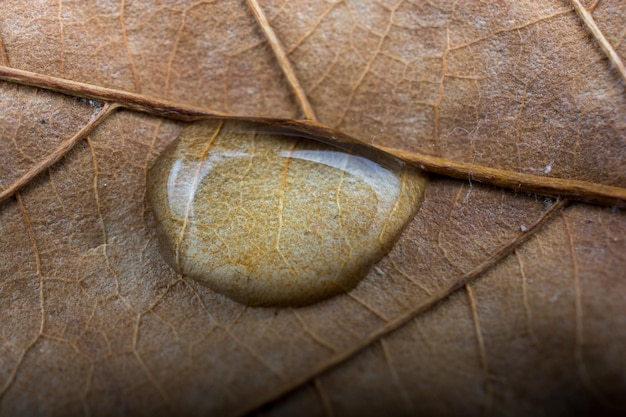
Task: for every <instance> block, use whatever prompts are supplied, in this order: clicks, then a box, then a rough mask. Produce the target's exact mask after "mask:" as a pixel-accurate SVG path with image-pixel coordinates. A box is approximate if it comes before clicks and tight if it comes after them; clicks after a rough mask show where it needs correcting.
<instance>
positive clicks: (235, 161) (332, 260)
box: [147, 120, 424, 306]
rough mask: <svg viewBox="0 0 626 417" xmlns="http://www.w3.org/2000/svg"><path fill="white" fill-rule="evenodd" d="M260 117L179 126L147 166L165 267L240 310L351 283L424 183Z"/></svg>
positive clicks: (351, 147)
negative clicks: (179, 131)
mask: <svg viewBox="0 0 626 417" xmlns="http://www.w3.org/2000/svg"><path fill="white" fill-rule="evenodd" d="M307 136H308V135H306V134H303V133H302V132H300V131H298V130H293V129H291V128H285V127H279V126H275V125H272V124H266V123H261V122H248V121H239V120H227V121H224V120H207V121H201V122H196V123H193V124H191V125H189V126H188V127H187V128H186V129H185V130H184V131H183V132H182V134H181V135H180V137H179V138H178V139H177V140H176V141H174V143H172V145H170V147H168V148H167V149H166V150H165V151H164V152H163V154H162V155H160V156H159V158H158V159H157V160H156V162H155V163H154V164H153V166H152V167H151V168H150V170H149V171H148V176H147V198H148V200H149V203H150V207H151V209H152V212H153V214H154V218H155V220H156V222H155V223H156V227H157V234H158V238H159V241H160V246H161V249H162V252H163V254H164V256H165V258H166V260H167V262H168V263H169V264H170V265H171V266H172V267H173V268H174V269H176V270H177V271H178V272H179V273H181V274H183V275H184V276H187V277H190V278H193V279H195V280H198V281H200V282H202V283H203V284H206V285H207V286H208V287H210V288H211V289H213V290H214V291H216V292H218V293H221V294H224V295H226V296H228V297H230V298H232V299H234V300H236V301H238V302H241V303H244V304H247V305H264V306H270V305H282V306H297V305H304V304H309V303H312V302H315V301H318V300H321V299H324V298H327V297H330V296H332V295H335V294H338V293H342V292H346V291H349V290H351V289H352V288H354V286H356V284H357V283H358V282H359V280H360V279H361V278H363V276H364V275H365V274H366V273H367V271H368V270H369V268H370V267H371V265H372V264H373V263H374V262H376V261H378V260H379V259H380V258H381V257H382V256H383V255H384V254H385V253H387V251H388V250H389V249H390V247H391V245H392V244H393V243H394V241H395V240H396V238H397V237H398V235H399V233H400V232H401V230H402V228H403V227H404V225H405V224H406V222H407V221H408V220H409V219H410V218H411V217H412V216H413V215H414V214H415V212H416V210H417V208H418V206H419V203H420V201H421V198H422V192H423V188H424V187H423V185H424V179H423V177H422V176H421V174H420V173H418V172H416V171H414V170H412V169H410V168H408V167H407V166H405V165H404V164H403V163H402V162H401V161H399V160H397V159H395V158H393V157H391V156H389V155H386V154H382V153H380V152H378V151H376V150H374V149H372V148H368V147H364V146H362V145H356V144H348V143H343V144H342V145H341V146H340V147H336V146H332V145H329V144H327V143H325V142H323V141H319V140H314V139H313V138H310V137H307Z"/></svg>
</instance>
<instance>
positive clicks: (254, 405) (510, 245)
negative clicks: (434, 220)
mask: <svg viewBox="0 0 626 417" xmlns="http://www.w3.org/2000/svg"><path fill="white" fill-rule="evenodd" d="M568 204H569V201H568V200H564V199H559V200H557V201H556V202H555V203H554V204H553V205H552V206H551V207H550V208H549V209H548V210H546V211H545V212H544V213H543V214H542V215H541V217H539V218H538V219H537V220H536V221H535V222H534V223H533V224H532V225H530V226H529V227H528V229H527V230H526V231H525V232H520V233H518V234H517V235H516V236H514V237H513V238H512V239H511V240H510V241H509V242H507V243H505V244H504V245H502V246H501V247H500V248H499V249H498V250H496V251H495V252H494V253H493V254H492V255H491V256H489V257H488V258H487V259H485V260H484V261H483V262H482V263H480V264H479V265H477V266H476V268H474V269H473V270H471V271H470V272H468V273H465V274H463V275H461V276H460V277H458V278H457V279H456V280H455V281H454V282H453V283H452V285H450V286H449V287H447V288H443V289H442V290H440V291H438V292H437V293H435V294H434V295H433V296H432V297H430V298H429V299H427V300H425V301H424V302H422V303H420V304H417V305H415V306H413V307H412V308H411V309H410V310H407V311H406V312H405V313H404V314H402V315H400V316H398V317H396V318H395V319H393V320H391V321H389V322H387V323H386V324H385V325H383V326H381V327H379V328H378V329H376V330H375V331H373V332H372V333H370V334H369V335H367V336H366V337H365V338H363V339H362V340H361V342H360V343H359V344H357V345H355V346H353V347H351V348H349V349H346V350H344V351H342V352H341V353H339V354H337V355H335V356H333V357H331V358H330V359H329V360H327V361H325V362H323V363H322V364H320V365H319V366H318V367H317V368H315V369H314V370H312V371H311V372H310V373H308V374H307V375H304V376H302V377H299V378H294V379H293V380H292V381H291V382H288V383H286V384H284V385H281V386H278V387H277V388H276V389H275V390H273V391H270V392H269V393H267V394H265V395H263V396H259V397H257V398H256V399H255V401H253V402H251V403H250V404H247V405H244V406H243V407H242V408H240V409H239V410H236V411H235V412H234V413H232V416H243V415H247V414H249V413H251V412H253V411H255V410H257V409H258V408H259V407H261V406H263V405H265V404H267V403H270V402H273V401H276V400H278V399H279V398H282V397H284V396H285V395H287V394H289V393H291V392H293V391H295V390H297V389H298V388H300V387H301V386H303V385H305V384H307V383H309V382H311V381H312V380H314V379H315V378H317V377H319V376H320V375H322V374H324V373H326V372H328V371H330V370H332V369H335V368H337V367H338V366H339V365H341V364H342V363H344V362H346V361H347V360H348V359H350V358H352V357H354V356H355V355H357V354H358V353H360V352H362V351H364V350H365V349H367V348H368V347H370V346H371V345H372V344H374V343H375V342H377V341H379V340H381V339H382V338H383V337H385V336H387V335H389V334H390V333H392V332H394V331H395V330H397V329H399V328H401V327H402V326H404V325H405V324H406V323H408V322H410V321H411V320H413V319H414V318H415V317H417V316H418V315H419V314H422V313H423V312H425V311H427V310H429V309H431V308H432V307H434V306H435V305H437V304H439V303H440V302H441V301H443V300H445V299H446V298H447V297H449V296H450V295H451V294H453V293H454V292H456V291H457V290H459V289H462V288H465V287H466V285H468V284H469V283H470V282H472V281H474V280H475V279H476V278H478V277H479V276H481V275H482V274H483V272H485V271H487V270H489V269H490V268H491V267H493V266H494V265H495V264H497V263H498V262H500V261H501V260H502V259H504V258H505V257H506V256H508V255H510V254H511V253H513V251H514V250H515V249H516V248H517V247H519V246H520V245H522V244H523V243H524V242H526V241H527V240H528V239H530V238H531V237H532V236H533V235H534V234H535V232H537V231H539V230H541V228H542V227H543V226H544V225H545V224H546V223H547V222H549V221H550V220H552V219H553V218H554V217H556V216H557V215H558V214H559V213H560V212H561V210H562V209H563V208H564V207H566V206H567V205H568Z"/></svg>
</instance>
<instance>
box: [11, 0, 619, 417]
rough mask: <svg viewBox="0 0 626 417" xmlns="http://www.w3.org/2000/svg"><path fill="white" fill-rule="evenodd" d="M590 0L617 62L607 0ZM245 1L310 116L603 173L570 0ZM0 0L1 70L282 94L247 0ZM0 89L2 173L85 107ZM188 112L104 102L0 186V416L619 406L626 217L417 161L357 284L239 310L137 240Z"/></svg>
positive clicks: (175, 92) (238, 100)
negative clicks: (385, 237)
mask: <svg viewBox="0 0 626 417" xmlns="http://www.w3.org/2000/svg"><path fill="white" fill-rule="evenodd" d="M586 7H588V8H589V10H592V14H593V16H594V18H595V20H596V21H597V24H598V26H599V27H600V29H601V30H602V31H603V33H604V34H605V36H606V37H607V39H608V40H609V42H610V43H611V44H612V45H613V48H614V49H615V51H616V52H617V54H618V55H619V56H621V57H622V59H624V56H625V54H624V42H623V38H624V33H623V27H624V23H625V22H626V11H625V10H624V5H623V4H622V3H620V2H618V1H615V2H611V1H601V2H599V3H598V4H586ZM260 8H261V9H262V11H263V12H264V14H265V15H266V16H267V18H268V22H269V26H271V28H272V29H273V31H274V32H275V34H276V36H277V38H278V39H279V41H280V47H281V48H283V50H284V52H285V54H286V57H287V58H288V60H289V62H290V63H291V65H292V67H293V71H294V74H295V77H296V78H297V79H298V81H299V83H300V85H301V86H302V89H303V90H304V93H305V94H306V96H307V97H308V100H309V101H310V104H311V106H312V108H313V110H314V111H315V115H317V118H318V120H319V122H321V123H323V124H325V125H327V126H329V127H333V128H336V129H339V130H340V131H342V132H345V133H348V134H350V135H353V136H355V137H358V138H360V139H362V140H364V141H367V142H370V143H374V144H381V145H384V146H388V147H395V148H399V149H404V150H409V151H419V152H423V153H427V154H432V155H436V156H442V157H445V158H449V159H451V160H457V161H462V162H472V163H478V164H481V165H485V166H492V167H497V168H501V169H504V170H510V171H515V172H524V173H533V174H537V175H545V176H551V177H558V178H566V179H578V180H585V181H590V182H595V183H598V184H608V185H615V186H619V187H624V186H626V170H625V169H624V166H625V163H624V158H625V152H624V149H626V118H625V117H624V115H625V114H626V94H625V89H624V83H623V80H621V79H620V76H619V74H618V73H617V72H616V71H615V70H614V68H612V66H611V64H610V63H609V62H608V61H607V59H606V56H605V55H604V54H603V52H602V50H601V49H600V48H599V47H598V44H597V42H596V40H595V39H594V38H593V37H592V36H590V35H589V32H588V31H587V28H586V26H585V24H584V22H582V21H581V20H580V19H579V18H578V17H577V14H576V13H575V12H574V11H573V10H572V7H571V6H570V4H569V3H565V2H558V1H554V2H513V1H511V2H498V3H483V2H457V3H454V2H446V1H441V2H434V3H433V2H431V3H424V4H422V3H412V2H409V1H406V0H404V1H396V2H388V1H378V2H361V1H359V2H356V1H338V2H308V1H304V0H303V1H295V2H288V1H267V2H262V3H261V4H260ZM0 10H1V11H0V41H1V48H0V50H2V58H3V64H4V66H9V67H13V68H18V69H23V70H28V71H32V72H34V73H39V74H44V75H53V76H57V77H61V78H66V79H69V80H73V81H80V82H83V83H86V84H88V85H94V86H102V87H109V88H116V89H120V90H124V91H129V92H135V93H141V94H145V95H149V96H154V97H158V98H162V99H167V100H170V101H172V102H174V103H181V104H185V105H193V106H200V107H204V108H210V109H212V110H215V111H219V112H225V113H229V114H234V115H241V116H255V117H259V116H267V117H282V118H290V117H291V118H295V117H299V115H302V114H303V110H302V109H301V108H299V106H298V102H299V101H298V100H297V97H296V96H295V95H294V93H293V89H292V87H293V85H292V84H290V82H289V81H288V77H285V76H284V74H283V68H282V67H281V65H280V63H279V62H278V61H277V60H276V57H275V55H274V52H273V49H272V47H271V45H269V44H268V41H267V40H266V38H265V36H264V31H263V28H262V27H260V26H259V24H258V23H257V21H256V20H255V18H254V16H253V13H252V12H251V11H250V6H249V5H248V4H247V3H244V2H240V1H220V2H184V1H181V2H176V3H173V2H172V3H164V4H160V5H149V4H147V3H144V2H93V3H87V2H79V3H71V4H70V3H67V4H66V3H52V2H46V1H43V2H38V3H36V2H29V3H28V5H25V4H24V3H23V2H18V1H9V2H3V4H2V5H1V6H0ZM274 46H275V45H274ZM0 89H1V91H2V93H1V94H0V109H2V110H1V111H0V158H1V159H2V163H1V164H0V187H1V188H2V189H4V188H6V187H8V186H10V185H11V184H12V183H14V182H15V181H16V179H17V178H19V177H21V176H22V175H23V174H24V173H25V172H28V171H29V169H31V168H32V167H33V166H34V165H36V164H37V163H39V162H41V161H42V160H44V159H45V158H46V157H47V156H48V155H50V153H51V152H53V150H54V149H55V148H57V147H58V146H59V144H60V143H61V142H63V141H65V140H67V139H68V138H70V137H72V136H73V135H74V134H75V133H76V132H77V131H79V130H81V128H83V127H84V126H85V125H86V124H88V123H89V121H90V120H91V119H92V118H93V117H95V115H96V114H97V113H98V112H99V111H101V108H102V103H98V102H94V101H89V100H83V99H79V98H76V97H72V96H66V95H62V94H58V93H53V92H48V91H45V90H43V89H40V88H36V87H26V86H20V85H17V84H14V83H11V82H2V83H0ZM304 113H306V112H304ZM184 125H185V124H184V123H181V122H176V121H172V120H168V119H166V118H161V117H155V116H150V115H145V114H140V113H137V112H133V111H128V110H118V111H116V112H115V113H113V114H112V115H110V116H108V117H107V118H106V119H105V120H104V121H103V122H102V123H101V124H100V125H99V126H97V127H95V128H94V129H93V130H92V131H91V132H90V133H89V134H88V135H87V137H86V138H85V139H84V140H83V141H81V142H79V143H78V144H76V145H75V146H74V147H73V149H72V150H71V151H70V152H69V153H68V154H67V155H66V156H65V157H64V158H63V159H62V160H61V161H59V162H57V163H55V164H53V165H51V166H50V167H49V168H47V169H46V170H44V172H42V173H41V174H40V175H38V176H37V177H36V178H35V179H34V180H32V181H30V182H29V184H28V186H27V187H26V188H24V189H22V190H21V191H20V192H18V193H17V194H16V195H15V196H13V197H11V198H10V199H8V200H6V201H4V202H3V203H1V205H0V253H2V254H3V255H2V259H1V261H0V317H2V320H1V324H0V394H1V397H0V415H25V414H27V415H54V414H58V415H83V414H85V415H112V414H116V415H154V414H158V415H206V414H215V415H241V414H245V413H248V412H254V411H255V410H257V409H258V407H263V408H262V412H263V413H269V414H270V415H282V414H285V415H290V414H293V413H294V412H295V411H297V412H298V414H300V415H302V414H305V413H308V414H309V415H321V414H324V415H355V414H359V415H380V414H383V412H386V413H389V412H391V413H393V414H398V415H401V414H406V415H414V414H417V413H424V414H427V415H439V414H451V413H454V414H461V413H462V414H471V415H478V414H482V413H487V412H490V413H493V414H497V415H517V414H519V415H528V414H538V415H541V414H546V415H548V414H551V415H553V414H567V415H572V414H579V415H586V414H589V413H592V412H593V413H599V414H600V413H602V414H609V413H618V412H620V410H622V411H623V409H624V407H626V404H625V403H624V400H623V398H624V396H623V393H624V392H625V391H626V384H625V382H624V381H625V380H626V379H625V378H624V375H626V363H625V362H624V359H623V355H621V354H620V353H621V352H623V351H624V349H626V331H625V330H624V329H626V325H625V324H626V313H625V311H624V307H623V301H624V297H625V296H626V287H625V286H624V279H623V270H624V267H625V266H626V257H625V255H624V254H625V253H626V247H625V245H626V243H625V239H624V236H626V219H625V218H624V213H623V211H621V210H619V209H617V208H608V207H596V206H590V205H585V204H580V203H572V204H571V205H569V206H568V205H567V204H565V203H564V202H562V201H561V200H555V199H552V198H547V197H543V196H534V195H527V194H524V193H521V192H517V193H516V192H513V191H505V190H501V189H497V188H493V187H489V186H485V185H481V184H477V183H475V182H471V181H456V180H451V179H446V178H442V177H433V178H432V180H431V182H430V183H429V185H428V189H427V191H426V197H425V200H424V203H423V206H422V207H421V209H420V211H419V212H418V214H417V216H416V217H415V218H414V219H413V220H412V222H411V223H410V224H409V225H408V226H407V228H406V230H405V231H404V233H403V235H402V236H401V238H400V240H399V241H398V242H397V244H396V245H395V246H394V248H393V250H392V251H391V252H390V254H389V255H388V256H387V257H385V258H384V259H383V260H382V261H380V262H379V263H378V264H377V265H375V266H374V267H373V268H372V270H371V271H370V273H369V275H368V276H367V278H366V279H365V280H364V281H363V282H362V283H361V284H360V285H359V286H358V287H357V288H356V289H355V290H354V291H352V292H351V293H349V294H345V295H340V296H338V297H335V298H332V299H330V300H327V301H324V302H320V303H317V304H314V305H312V306H309V307H305V308H298V309H272V308H246V307H244V306H242V305H240V304H237V303H234V302H232V301H230V300H229V299H227V298H225V297H222V296H220V295H217V294H215V293H212V292H211V291H210V290H208V289H207V288H206V287H203V286H201V285H199V284H197V283H195V282H193V281H190V280H187V279H185V278H184V277H180V276H178V275H176V274H175V273H174V271H172V270H171V269H170V268H169V267H168V266H167V264H166V263H165V262H164V261H163V260H162V258H161V256H160V255H159V253H158V249H157V243H156V240H155V237H154V234H153V223H152V222H153V219H152V217H151V214H150V211H149V209H148V207H147V205H146V202H145V174H146V171H147V168H148V167H149V166H150V164H151V163H152V161H154V159H155V158H156V156H157V155H158V154H159V152H160V151H161V150H163V149H164V148H165V147H166V146H167V145H168V144H169V143H170V142H171V141H172V140H173V139H174V138H175V137H176V136H177V135H178V133H180V131H181V129H182V128H183V127H184Z"/></svg>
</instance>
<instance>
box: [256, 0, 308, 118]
mask: <svg viewBox="0 0 626 417" xmlns="http://www.w3.org/2000/svg"><path fill="white" fill-rule="evenodd" d="M247 2H248V7H249V8H250V11H251V12H252V14H253V15H254V18H255V19H256V21H257V23H258V24H259V27H260V28H261V31H262V32H263V34H264V35H265V37H266V38H267V42H268V43H269V44H270V47H271V48H272V51H274V54H275V55H276V60H277V61H278V65H279V66H280V69H281V70H282V71H283V74H285V77H286V78H287V82H288V83H289V85H290V86H291V89H292V90H293V92H294V94H295V95H296V100H297V101H298V104H299V106H300V108H301V109H302V112H303V113H304V116H305V117H306V118H307V119H309V120H317V118H316V117H315V112H314V111H313V107H311V104H310V103H309V99H308V98H307V96H306V93H305V92H304V89H303V88H302V86H301V85H300V81H299V80H298V77H296V73H295V72H294V70H293V67H292V66H291V62H290V61H289V58H287V54H286V53H285V48H283V45H282V44H281V42H280V40H278V37H277V36H276V33H275V32H274V29H272V26H271V25H270V23H269V22H268V20H267V17H265V13H264V12H263V9H261V6H259V3H258V2H257V0H247Z"/></svg>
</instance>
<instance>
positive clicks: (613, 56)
mask: <svg viewBox="0 0 626 417" xmlns="http://www.w3.org/2000/svg"><path fill="white" fill-rule="evenodd" d="M570 3H571V4H572V7H574V10H576V13H577V14H578V17H580V18H581V19H582V21H583V22H584V23H585V26H587V28H588V29H589V31H590V32H591V34H592V35H593V37H594V38H595V39H596V41H597V42H598V44H599V45H600V48H602V50H603V51H604V53H605V54H606V56H607V57H608V58H609V61H610V62H611V64H613V66H614V67H615V69H616V70H617V73H618V74H619V76H620V77H621V78H622V81H624V83H626V66H624V62H622V59H621V58H620V57H619V55H617V52H615V49H614V48H613V46H612V45H611V44H610V43H609V41H608V40H607V39H606V37H605V36H604V34H603V33H602V31H601V30H600V28H599V27H598V25H596V21H595V20H594V19H593V16H592V15H591V13H589V11H588V10H587V9H585V6H583V5H582V4H581V3H580V0H570ZM594 7H595V5H594Z"/></svg>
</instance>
